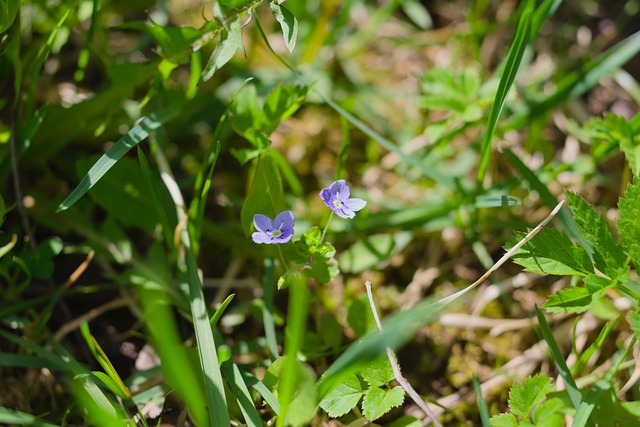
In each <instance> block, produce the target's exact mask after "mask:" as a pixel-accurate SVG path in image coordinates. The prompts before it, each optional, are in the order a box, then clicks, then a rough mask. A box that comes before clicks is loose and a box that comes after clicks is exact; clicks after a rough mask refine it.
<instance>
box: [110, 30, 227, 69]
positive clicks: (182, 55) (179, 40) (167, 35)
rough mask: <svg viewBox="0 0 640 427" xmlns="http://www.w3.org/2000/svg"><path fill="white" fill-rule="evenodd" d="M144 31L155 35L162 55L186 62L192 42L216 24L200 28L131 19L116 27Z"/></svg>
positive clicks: (154, 37) (172, 59) (152, 35)
mask: <svg viewBox="0 0 640 427" xmlns="http://www.w3.org/2000/svg"><path fill="white" fill-rule="evenodd" d="M116 28H117V29H130V30H139V31H143V32H145V33H146V34H148V35H150V36H151V37H153V39H154V40H155V42H156V43H157V44H158V46H159V47H160V52H159V53H160V55H162V56H163V57H164V58H166V59H169V60H171V61H173V62H179V63H182V64H184V63H186V61H187V60H188V59H189V57H190V56H191V51H192V50H193V49H192V44H194V43H195V42H196V41H198V40H199V39H200V38H202V37H203V36H204V35H205V34H207V33H209V32H211V31H213V30H215V24H214V23H213V22H208V23H206V24H205V25H203V26H202V27H200V28H194V27H189V26H185V27H172V26H168V25H158V24H155V23H153V22H142V21H129V22H125V23H123V24H121V25H118V26H117V27H116Z"/></svg>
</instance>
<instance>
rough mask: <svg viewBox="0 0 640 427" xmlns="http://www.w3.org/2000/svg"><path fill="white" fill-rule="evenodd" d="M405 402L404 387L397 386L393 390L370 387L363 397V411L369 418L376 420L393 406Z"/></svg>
mask: <svg viewBox="0 0 640 427" xmlns="http://www.w3.org/2000/svg"><path fill="white" fill-rule="evenodd" d="M402 402H404V389H403V388H402V387H400V386H396V387H394V388H392V389H391V390H383V389H381V388H379V387H370V388H369V389H368V390H367V392H366V393H365V395H364V399H362V413H363V415H364V416H365V417H366V418H367V419H368V420H371V421H373V420H376V419H378V418H380V417H381V416H383V415H384V414H386V413H387V412H389V411H390V410H391V409H392V408H395V407H396V406H400V405H402Z"/></svg>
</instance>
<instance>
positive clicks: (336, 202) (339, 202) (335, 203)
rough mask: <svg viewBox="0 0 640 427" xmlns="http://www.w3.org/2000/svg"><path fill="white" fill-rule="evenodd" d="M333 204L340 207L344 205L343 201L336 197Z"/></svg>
mask: <svg viewBox="0 0 640 427" xmlns="http://www.w3.org/2000/svg"><path fill="white" fill-rule="evenodd" d="M333 206H335V207H336V208H338V209H340V208H341V207H342V202H341V201H340V200H338V199H335V200H334V201H333Z"/></svg>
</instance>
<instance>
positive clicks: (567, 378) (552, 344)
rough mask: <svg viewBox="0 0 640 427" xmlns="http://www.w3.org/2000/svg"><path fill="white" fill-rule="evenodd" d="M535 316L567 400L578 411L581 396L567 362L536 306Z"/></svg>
mask: <svg viewBox="0 0 640 427" xmlns="http://www.w3.org/2000/svg"><path fill="white" fill-rule="evenodd" d="M536 316H537V318H538V324H539V326H540V331H541V332H542V337H543V338H544V340H545V341H546V342H547V347H548V348H549V352H550V353H551V358H552V359H553V361H554V362H555V364H556V367H557V368H558V372H559V373H560V376H561V377H562V379H563V380H564V383H565V386H566V388H567V393H568V394H569V398H570V399H571V403H572V404H573V407H574V408H576V409H578V407H579V406H580V404H581V403H582V394H581V393H580V389H579V388H578V386H577V385H576V381H575V380H574V378H573V376H572V375H571V371H570V370H569V367H568V366H567V362H566V361H565V360H564V357H563V356H562V352H561V351H560V347H558V343H557V342H556V339H555V338H554V337H553V332H552V331H551V328H550V327H549V324H548V323H547V319H546V318H545V317H544V314H543V313H542V311H541V310H540V309H539V308H538V307H537V306H536Z"/></svg>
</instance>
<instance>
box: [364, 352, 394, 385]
mask: <svg viewBox="0 0 640 427" xmlns="http://www.w3.org/2000/svg"><path fill="white" fill-rule="evenodd" d="M360 375H362V378H364V380H365V381H366V382H367V383H369V385H370V386H376V387H381V386H383V385H386V384H388V383H389V382H390V381H391V380H393V379H395V376H394V375H393V369H392V368H391V363H390V362H389V358H388V357H387V355H386V354H384V355H382V356H380V357H378V358H377V359H375V360H374V361H373V362H371V363H370V364H369V365H368V366H367V367H366V369H364V370H363V371H362V372H360Z"/></svg>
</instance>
